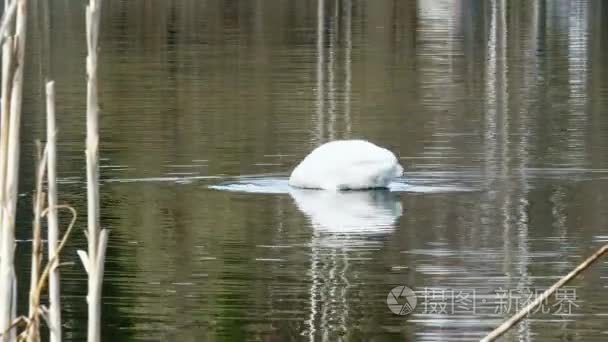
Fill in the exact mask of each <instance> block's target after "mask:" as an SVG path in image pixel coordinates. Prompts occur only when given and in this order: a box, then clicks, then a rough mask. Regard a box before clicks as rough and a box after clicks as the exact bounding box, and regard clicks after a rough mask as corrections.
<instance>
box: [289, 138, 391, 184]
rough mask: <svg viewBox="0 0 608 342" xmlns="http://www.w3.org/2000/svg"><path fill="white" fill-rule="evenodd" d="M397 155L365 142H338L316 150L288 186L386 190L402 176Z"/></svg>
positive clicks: (305, 159)
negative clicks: (393, 181)
mask: <svg viewBox="0 0 608 342" xmlns="http://www.w3.org/2000/svg"><path fill="white" fill-rule="evenodd" d="M402 174H403V167H402V166H401V165H399V161H398V160H397V157H395V155H394V154H393V153H392V152H391V151H389V150H387V149H385V148H382V147H379V146H377V145H374V144H372V143H370V142H368V141H365V140H335V141H331V142H328V143H325V144H323V145H321V146H319V147H317V148H316V149H314V150H313V151H312V152H311V153H310V154H309V155H307V156H306V157H305V158H304V160H302V161H301V162H300V164H298V166H296V168H295V169H294V170H293V172H292V173H291V176H290V177H289V185H291V186H293V187H297V188H308V189H325V190H362V189H375V188H387V187H388V184H389V183H390V182H391V181H392V180H394V179H395V178H398V177H401V175H402Z"/></svg>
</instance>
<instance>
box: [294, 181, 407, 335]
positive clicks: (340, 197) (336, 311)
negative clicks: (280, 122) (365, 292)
mask: <svg viewBox="0 0 608 342" xmlns="http://www.w3.org/2000/svg"><path fill="white" fill-rule="evenodd" d="M289 193H290V195H291V196H292V198H293V199H294V201H295V203H296V206H297V207H298V209H300V211H302V212H303V213H304V215H305V216H306V217H307V218H308V220H309V221H310V223H311V226H312V228H313V234H312V241H311V244H310V246H311V252H310V259H311V260H310V277H311V285H310V291H309V300H310V315H309V318H308V319H307V322H306V323H307V324H306V331H305V332H303V334H304V335H307V336H308V338H309V340H311V341H312V340H318V339H322V340H334V339H336V338H339V337H340V336H342V337H344V336H347V335H344V334H347V333H348V331H347V328H346V327H347V322H348V323H349V324H352V322H349V314H350V308H349V298H350V299H352V298H353V294H356V293H357V292H358V290H357V289H355V288H353V287H354V286H357V285H358V284H357V283H359V282H360V279H361V278H362V277H364V274H365V271H364V270H363V269H362V267H366V266H367V267H369V265H366V263H369V262H370V261H369V260H372V259H371V258H372V253H373V251H375V250H378V249H380V248H381V244H382V240H383V239H382V238H383V237H386V236H388V235H390V234H392V233H393V231H394V230H395V224H396V222H397V220H398V219H399V217H401V215H402V213H403V209H402V206H401V202H400V200H399V198H398V196H397V195H395V194H394V193H391V192H390V191H388V190H374V191H323V190H303V189H291V190H290V192H289ZM350 279H359V281H355V282H354V284H353V283H351V281H350ZM352 319H354V318H353V317H352V316H351V317H350V321H352Z"/></svg>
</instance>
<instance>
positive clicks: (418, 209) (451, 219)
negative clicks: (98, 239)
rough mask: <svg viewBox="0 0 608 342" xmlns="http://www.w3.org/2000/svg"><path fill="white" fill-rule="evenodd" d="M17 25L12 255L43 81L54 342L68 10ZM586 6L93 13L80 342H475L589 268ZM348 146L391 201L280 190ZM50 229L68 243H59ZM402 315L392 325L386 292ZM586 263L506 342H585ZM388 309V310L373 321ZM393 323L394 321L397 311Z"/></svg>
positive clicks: (79, 176)
mask: <svg viewBox="0 0 608 342" xmlns="http://www.w3.org/2000/svg"><path fill="white" fill-rule="evenodd" d="M44 3H46V2H44V1H43V2H40V3H36V4H35V5H34V6H32V18H33V19H34V20H35V21H34V22H32V23H31V24H30V31H29V32H30V38H31V39H30V41H29V43H30V46H29V52H30V53H29V55H28V65H27V74H28V76H27V83H26V87H27V89H28V90H27V96H26V99H25V105H24V106H25V107H24V110H25V118H24V122H23V124H24V128H23V142H24V144H25V151H24V152H23V153H22V159H23V161H22V170H21V174H22V178H21V179H22V181H21V189H22V190H21V192H22V193H23V194H24V196H23V198H22V199H23V200H22V202H21V203H20V216H19V232H18V234H19V239H20V242H19V243H18V246H17V253H18V257H19V260H20V264H19V265H18V267H19V268H18V277H19V289H20V292H21V294H22V295H23V296H24V297H23V298H22V301H21V302H22V304H21V309H22V310H21V311H22V312H24V311H25V310H26V307H27V303H26V302H25V292H26V291H27V290H26V289H27V288H28V286H29V285H28V284H27V283H28V279H29V275H28V274H29V273H28V267H29V266H28V263H29V261H28V259H27V258H28V256H29V253H30V251H29V242H28V239H29V236H30V230H29V227H30V225H31V216H30V211H31V209H30V208H31V189H32V187H33V181H32V175H33V162H32V159H33V158H32V157H31V156H32V150H33V141H34V139H37V138H42V137H43V136H44V133H43V132H44V125H45V121H44V101H42V98H41V93H42V90H43V88H42V85H41V82H40V81H41V80H43V79H44V78H47V77H51V78H53V79H54V80H55V81H56V87H57V111H58V128H59V138H58V140H59V159H60V163H59V175H60V177H61V182H60V202H62V203H63V202H67V203H71V204H73V205H74V206H76V208H77V209H78V211H79V213H80V214H81V217H80V218H79V219H78V222H79V224H80V226H79V230H78V231H77V232H76V234H75V235H74V236H73V237H72V239H71V240H70V243H69V246H68V248H67V250H66V252H65V254H64V257H63V261H65V262H67V264H66V265H64V266H63V268H62V272H63V273H62V285H63V318H64V323H65V327H64V330H65V337H66V340H69V341H82V340H84V337H85V336H86V331H85V329H86V303H85V297H84V296H85V294H86V279H85V273H84V270H83V268H82V266H81V265H80V263H79V262H78V260H77V256H76V252H75V251H76V250H77V249H79V248H84V246H85V245H86V240H85V237H84V234H83V232H82V231H83V230H84V227H85V222H86V219H85V217H84V216H85V215H86V206H85V199H86V196H85V195H86V193H85V184H84V180H85V173H84V170H85V164H84V153H83V149H84V144H83V142H84V134H85V122H84V108H85V75H84V56H85V54H86V46H85V38H84V1H82V0H81V1H52V2H49V3H48V7H47V5H45V4H44ZM606 20H608V4H606V3H604V2H602V1H580V0H573V1H567V0H561V1H560V0H555V1H541V0H538V1H523V0H520V1H508V2H507V1H506V0H494V1H482V0H479V1H473V0H467V1H464V0H463V1H447V0H446V1H433V2H431V1H398V0H392V1H391V0H382V1H363V0H352V1H351V0H333V1H332V0H317V1H296V0H285V1H262V0H256V1H245V2H243V1H228V0H226V1H221V0H205V1H201V0H181V1H164V0H152V1H151V0H129V1H126V0H122V1H121V0H108V1H104V5H103V20H102V35H101V38H100V39H101V41H100V47H101V50H100V69H99V72H100V91H101V94H100V96H101V107H102V108H101V111H102V118H101V157H102V160H101V177H102V185H101V216H102V225H103V226H104V227H106V228H109V229H110V230H111V233H110V243H109V249H108V253H107V262H106V275H105V282H104V287H103V340H108V341H109V340H111V341H134V340H146V341H161V340H162V341H205V340H230V341H241V340H256V341H260V340H264V341H285V340H311V341H312V340H328V341H335V340H395V341H402V340H408V341H452V340H458V341H463V340H478V339H479V338H481V337H482V336H484V335H485V334H486V333H488V332H489V331H490V330H491V329H492V328H493V327H495V326H497V325H498V324H499V323H500V322H502V321H503V320H504V319H506V318H507V317H510V315H512V314H514V313H515V312H516V310H517V309H518V308H521V307H522V306H523V305H524V304H525V303H526V301H527V300H529V298H530V295H534V293H537V292H538V291H542V290H544V289H546V288H547V287H548V286H550V285H551V284H552V283H554V282H555V281H556V280H557V279H558V278H559V277H560V276H562V275H564V274H566V273H567V272H569V271H570V270H571V269H572V268H574V267H575V266H576V265H577V264H578V263H579V262H580V261H582V260H583V259H584V258H585V257H586V256H588V255H590V254H591V253H592V252H593V251H594V250H595V249H597V248H598V247H599V246H601V245H602V244H605V243H607V242H608V229H607V226H606V223H607V219H608V206H607V205H606V201H607V200H608V198H607V196H608V195H607V194H608V116H607V115H606V104H607V103H606V101H607V100H606V99H607V98H608V97H607V96H606V95H608V48H607V47H608V45H607V44H608V43H607V42H608V26H607V25H604V24H602V23H603V22H606ZM346 138H364V139H368V140H370V141H373V142H374V143H376V144H378V145H381V146H384V147H386V148H389V149H390V150H392V151H393V152H394V153H395V154H396V155H398V157H399V159H400V161H401V163H402V165H404V167H405V169H406V172H405V176H404V178H403V179H400V180H398V181H397V182H396V183H394V184H393V185H392V186H391V189H390V191H376V192H345V193H329V192H318V191H316V192H315V191H302V190H293V189H290V188H289V186H288V185H287V178H288V175H289V172H290V170H291V169H292V168H293V167H294V166H295V165H297V163H298V162H299V161H300V160H301V159H302V158H303V157H304V156H305V155H306V154H307V153H308V152H309V151H310V150H311V149H313V148H314V147H315V146H317V145H319V144H320V143H322V142H325V141H329V140H332V139H346ZM64 219H66V220H67V217H65V218H64ZM398 286H407V287H409V288H411V289H412V290H414V292H415V293H416V296H417V306H416V308H415V309H414V311H413V312H412V313H410V314H408V315H396V314H393V313H392V312H391V308H392V307H393V308H394V306H395V303H392V302H391V301H390V299H391V290H392V289H393V288H395V287H398ZM607 287H608V264H606V262H605V261H602V262H599V263H597V264H596V265H595V266H593V267H592V268H590V269H589V270H587V271H586V272H585V273H584V274H583V275H582V276H580V277H578V278H577V279H575V280H574V281H573V282H571V283H570V284H569V286H568V288H566V289H565V290H563V291H561V292H560V293H558V294H557V295H555V296H553V297H552V298H551V299H550V301H548V302H547V303H545V304H544V305H543V307H542V308H540V309H539V310H537V312H536V313H535V314H534V315H532V316H530V317H528V318H526V319H525V320H523V322H522V323H520V324H519V325H518V326H517V327H515V328H514V329H512V330H510V332H509V333H508V334H507V336H506V337H505V339H504V340H506V341H531V340H534V341H564V340H568V341H605V340H606V338H607V336H608V330H607V329H608V328H607V327H606V324H605V323H606V319H607V317H608V296H607V295H606V293H607V290H608V289H607ZM387 299H388V300H389V304H391V303H392V304H393V305H392V307H389V306H388V305H387ZM402 299H403V298H400V299H399V300H401V302H399V303H403V301H402Z"/></svg>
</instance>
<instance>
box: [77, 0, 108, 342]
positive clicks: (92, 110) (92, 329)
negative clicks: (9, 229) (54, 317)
mask: <svg viewBox="0 0 608 342" xmlns="http://www.w3.org/2000/svg"><path fill="white" fill-rule="evenodd" d="M100 14H101V0H89V4H88V5H87V7H86V28H87V35H86V36H87V51H88V55H87V140H86V159H87V205H88V235H87V238H88V253H87V252H84V251H82V250H81V251H78V254H79V256H80V258H81V259H82V263H83V265H84V267H85V269H86V271H87V274H88V276H89V282H88V294H87V301H88V315H89V317H88V329H87V340H88V341H89V342H98V341H99V340H100V336H101V327H100V323H101V285H102V281H103V273H104V259H105V253H106V246H107V243H108V232H107V230H105V229H100V227H99V164H98V163H99V155H98V153H99V103H98V98H97V46H98V45H97V44H98V38H99V22H100Z"/></svg>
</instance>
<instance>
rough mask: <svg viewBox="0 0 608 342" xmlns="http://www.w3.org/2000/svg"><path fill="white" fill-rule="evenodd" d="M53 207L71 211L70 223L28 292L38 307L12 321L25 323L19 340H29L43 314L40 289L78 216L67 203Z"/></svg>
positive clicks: (44, 213) (44, 212)
mask: <svg viewBox="0 0 608 342" xmlns="http://www.w3.org/2000/svg"><path fill="white" fill-rule="evenodd" d="M55 209H68V210H69V211H70V212H71V213H72V220H71V221H70V224H69V225H68V228H67V229H66V231H65V234H63V238H62V239H61V242H60V243H59V245H58V246H57V250H56V251H55V254H53V255H52V256H51V257H49V261H48V263H47V264H46V267H45V268H44V271H42V274H41V275H40V278H39V280H38V283H37V284H36V288H35V290H34V291H32V292H31V293H30V301H31V302H33V303H34V306H35V307H37V308H38V309H37V310H35V311H34V312H33V314H31V315H30V316H29V317H19V318H18V319H17V320H15V321H14V322H13V326H16V325H17V324H19V323H21V322H25V325H26V326H25V329H24V331H23V332H22V333H21V334H20V335H19V341H29V339H30V336H31V335H30V330H31V329H32V326H33V325H35V324H36V323H37V322H39V321H40V316H42V315H43V310H42V307H41V306H40V296H41V294H42V290H43V289H44V286H45V284H46V282H47V279H48V278H49V275H50V273H51V269H52V265H54V264H55V263H56V262H57V260H58V259H59V255H60V254H61V251H62V250H63V247H65V244H66V243H67V241H68V239H69V237H70V235H71V234H72V230H73V229H74V224H75V223H76V218H77V217H78V215H77V213H76V210H75V209H74V208H72V207H71V206H69V205H65V204H64V205H58V206H56V207H55ZM49 210H50V208H47V209H46V210H44V211H43V212H42V216H44V215H47V214H48V212H49ZM43 317H44V316H43ZM47 322H48V321H47ZM34 333H35V334H37V333H38V332H37V331H35V332H34Z"/></svg>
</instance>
